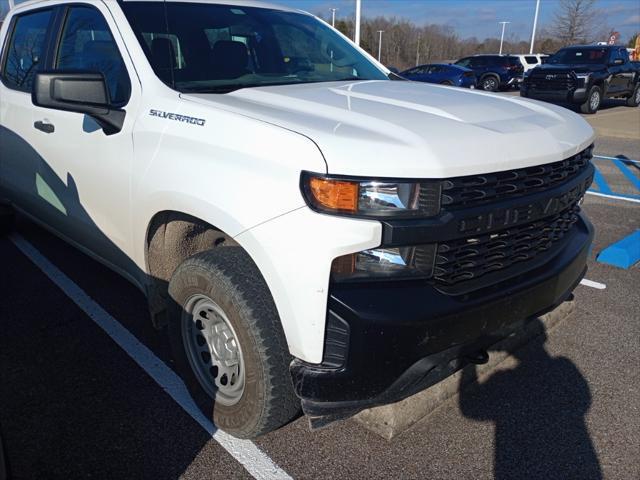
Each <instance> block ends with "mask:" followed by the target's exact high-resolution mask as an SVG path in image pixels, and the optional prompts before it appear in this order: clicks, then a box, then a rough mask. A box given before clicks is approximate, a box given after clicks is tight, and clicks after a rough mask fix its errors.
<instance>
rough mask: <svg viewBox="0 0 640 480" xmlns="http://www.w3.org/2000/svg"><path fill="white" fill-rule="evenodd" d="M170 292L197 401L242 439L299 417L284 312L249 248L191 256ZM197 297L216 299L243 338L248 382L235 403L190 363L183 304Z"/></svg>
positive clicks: (184, 368) (174, 327)
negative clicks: (215, 393)
mask: <svg viewBox="0 0 640 480" xmlns="http://www.w3.org/2000/svg"><path fill="white" fill-rule="evenodd" d="M169 294H170V297H171V299H172V301H171V303H172V305H171V309H170V312H171V315H170V323H169V340H170V343H171V348H172V351H173V355H174V359H175V362H176V368H177V370H178V373H179V374H180V375H181V376H182V378H183V379H184V380H185V382H186V384H187V386H188V388H189V389H190V391H191V393H192V395H193V397H194V399H195V400H196V403H198V405H199V406H200V408H201V409H202V410H203V412H204V413H205V415H207V416H208V417H209V418H212V419H213V422H214V423H215V425H216V426H218V427H219V428H221V429H222V430H224V431H226V432H228V433H230V434H232V435H234V436H236V437H238V438H255V437H257V436H260V435H263V434H265V433H268V432H271V431H273V430H276V429H278V428H280V427H281V426H283V425H285V424H287V423H288V422H290V421H291V420H292V419H294V418H295V417H296V416H297V415H299V412H300V402H299V400H298V398H297V397H296V395H295V393H294V391H293V386H292V383H291V375H290V373H289V364H290V363H291V359H292V358H291V356H290V355H289V351H288V348H287V343H286V340H285V337H284V332H283V331H282V326H281V324H280V319H279V317H278V312H277V310H276V307H275V304H274V302H273V298H272V296H271V293H270V292H269V288H268V287H267V285H266V283H265V282H264V280H263V279H262V276H261V274H260V272H259V270H258V268H257V267H256V265H255V264H254V263H253V261H252V260H251V259H250V258H249V256H248V255H247V254H246V252H244V251H243V250H242V249H241V248H239V247H224V248H216V249H214V250H210V251H207V252H203V253H199V254H197V255H194V256H193V257H190V258H188V259H187V260H185V261H184V262H183V263H182V264H181V265H180V266H179V267H178V268H177V269H176V271H175V273H174V274H173V276H172V278H171V281H170V283H169ZM194 295H206V296H207V297H209V298H211V299H212V300H214V301H215V302H216V303H217V304H218V305H219V306H220V307H221V308H222V310H223V311H224V313H225V314H226V316H227V318H228V320H229V323H230V324H231V326H232V328H233V330H234V332H235V334H236V335H237V337H238V343H239V344H240V350H241V357H242V361H243V365H244V369H245V380H244V381H245V385H244V390H243V392H242V394H241V395H242V396H241V397H240V399H239V400H237V403H236V404H234V405H230V406H229V405H223V404H220V402H219V401H216V400H214V399H213V398H212V397H211V396H210V395H208V394H207V393H206V391H205V389H204V388H203V387H202V386H201V384H200V382H199V381H198V379H197V375H196V374H195V373H194V370H193V369H192V368H191V364H190V363H189V357H188V354H187V353H186V351H185V348H186V347H185V341H184V340H183V333H182V332H183V328H182V322H184V321H186V320H184V318H185V317H184V315H183V314H184V312H185V310H184V308H183V307H184V306H185V305H187V302H188V301H189V299H190V298H193V297H194ZM185 315H186V318H190V317H189V315H188V314H185ZM191 318H192V317H191ZM191 321H192V320H191Z"/></svg>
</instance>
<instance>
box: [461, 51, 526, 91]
mask: <svg viewBox="0 0 640 480" xmlns="http://www.w3.org/2000/svg"><path fill="white" fill-rule="evenodd" d="M455 65H457V66H459V67H465V68H470V69H471V70H473V72H474V73H475V74H476V77H477V78H478V88H481V89H483V90H487V91H489V92H497V91H498V90H501V89H503V90H506V89H508V88H511V87H515V86H518V85H519V84H520V82H522V75H523V73H524V67H523V66H522V63H521V62H520V59H519V58H518V57H516V56H514V55H474V56H473V57H465V58H461V59H460V60H458V61H457V62H455Z"/></svg>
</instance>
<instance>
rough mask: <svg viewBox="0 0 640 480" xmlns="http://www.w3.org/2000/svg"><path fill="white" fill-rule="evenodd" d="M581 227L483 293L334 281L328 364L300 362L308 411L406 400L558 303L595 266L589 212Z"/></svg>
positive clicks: (343, 410)
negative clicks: (536, 263) (590, 258)
mask: <svg viewBox="0 0 640 480" xmlns="http://www.w3.org/2000/svg"><path fill="white" fill-rule="evenodd" d="M574 230H575V231H574V233H573V235H571V236H570V238H568V239H567V241H566V242H565V244H564V245H563V247H562V248H561V249H560V250H559V251H557V253H556V255H555V257H554V258H553V259H552V260H550V261H549V262H547V263H546V264H545V265H543V266H541V267H539V268H537V269H536V270H533V271H528V272H526V273H523V274H522V275H521V276H520V277H519V278H512V279H510V280H508V281H505V282H503V283H500V284H495V285H492V286H491V287H490V288H487V289H485V290H483V291H478V292H474V294H468V295H462V296H458V297H456V296H451V295H447V294H444V293H441V292H439V291H438V290H436V289H435V288H434V287H431V286H428V285H425V284H424V283H423V282H412V283H393V282H389V283H374V284H366V285H362V284H360V285H353V284H352V285H347V284H341V285H333V286H332V289H331V292H330V299H329V311H328V320H327V338H326V348H325V357H324V360H323V363H322V364H320V365H314V364H308V363H305V362H302V361H300V360H297V359H296V360H294V361H293V362H292V364H291V374H292V378H293V384H294V387H295V391H296V393H297V395H298V396H299V397H300V398H301V400H302V408H303V410H304V412H305V414H307V415H308V416H309V417H311V419H312V421H313V420H314V419H315V420H316V421H317V422H318V424H319V425H321V424H322V423H323V422H325V421H331V420H335V419H339V418H345V417H348V416H351V415H353V414H355V413H357V412H358V411H360V410H362V409H364V408H369V407H372V406H376V405H383V404H387V403H392V402H395V401H399V400H401V399H403V398H406V397H408V396H410V395H413V394H415V393H417V392H419V391H421V390H423V389H425V388H427V387H429V386H431V385H434V384H435V383H437V382H439V381H441V380H442V379H444V378H446V377H447V376H449V375H451V374H452V373H454V372H455V371H457V370H458V369H460V368H462V367H463V366H464V365H466V364H467V363H469V362H468V360H466V359H465V357H467V356H469V355H473V354H475V353H476V352H478V351H481V350H484V349H486V348H487V347H489V346H490V345H492V344H493V343H495V342H496V341H497V340H499V339H501V338H504V337H506V336H508V335H509V334H511V333H513V332H514V331H516V330H518V329H519V328H521V327H522V326H523V325H524V324H525V323H526V321H527V320H529V319H532V318H535V317H537V316H539V315H541V314H544V313H546V312H548V311H550V310H552V309H553V308H555V307H556V306H557V305H559V304H560V303H562V302H563V301H565V300H566V299H567V298H568V297H569V296H570V294H571V292H572V291H573V289H574V288H575V286H576V285H577V284H578V283H579V282H580V280H581V279H582V278H583V276H584V274H585V271H586V261H587V255H588V252H589V248H590V245H591V242H592V240H593V227H592V226H591V224H590V223H589V221H588V220H587V219H586V218H585V217H584V216H583V215H580V220H579V221H578V223H577V224H576V226H575V228H574Z"/></svg>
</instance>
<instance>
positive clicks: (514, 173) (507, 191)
mask: <svg viewBox="0 0 640 480" xmlns="http://www.w3.org/2000/svg"><path fill="white" fill-rule="evenodd" d="M592 157H593V147H589V148H588V149H586V150H584V151H583V152H581V153H579V154H577V155H574V156H573V157H570V158H568V159H566V160H562V161H559V162H554V163H549V164H546V165H538V166H535V167H528V168H520V169H516V170H507V171H504V172H496V173H489V174H484V175H470V176H466V177H457V178H451V179H447V180H443V181H442V196H441V201H440V202H441V206H442V208H443V209H444V210H455V209H458V208H462V207H465V206H477V205H482V204H485V203H490V202H493V201H496V200H503V199H508V198H516V197H520V196H523V195H528V194H531V193H535V192H539V191H543V190H548V189H549V188H552V187H554V186H556V185H559V184H561V183H564V182H567V181H570V180H571V179H572V178H574V177H576V176H578V175H579V174H580V173H581V172H582V171H584V170H585V169H586V168H587V166H588V165H589V161H590V160H591V158H592Z"/></svg>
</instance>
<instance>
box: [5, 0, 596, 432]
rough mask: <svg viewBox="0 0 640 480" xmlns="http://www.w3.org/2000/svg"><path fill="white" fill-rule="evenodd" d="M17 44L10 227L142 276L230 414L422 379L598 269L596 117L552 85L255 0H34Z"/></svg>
mask: <svg viewBox="0 0 640 480" xmlns="http://www.w3.org/2000/svg"><path fill="white" fill-rule="evenodd" d="M0 45H1V48H2V57H1V63H0V67H1V68H0V79H1V84H0V153H1V155H0V188H1V189H0V197H2V198H3V199H4V200H3V201H4V207H3V210H2V216H0V223H1V224H2V228H3V230H5V231H8V230H9V229H10V228H11V222H12V219H13V216H14V212H16V211H20V212H22V213H23V214H26V215H27V216H28V217H31V218H32V219H34V220H35V221H37V222H39V223H40V224H42V225H43V226H45V227H46V228H48V229H50V230H51V231H53V232H54V233H55V234H57V235H59V236H60V237H62V238H63V239H65V240H67V241H68V242H70V243H72V244H73V245H75V246H77V247H78V248H80V249H81V250H82V251H84V252H86V253H87V254H88V255H90V256H92V257H93V258H95V259H97V260H99V261H100V262H103V263H104V264H106V265H108V266H109V267H111V268H112V269H114V270H115V271H117V272H119V273H121V274H122V275H123V276H124V277H126V278H127V279H129V280H130V281H131V282H133V283H134V284H135V285H137V286H138V287H139V288H140V290H141V291H142V292H144V293H145V294H146V297H147V298H148V303H149V308H150V312H151V314H150V319H151V321H152V322H153V324H154V325H155V326H156V327H157V328H158V329H166V331H167V334H168V336H169V341H170V343H171V346H172V349H173V355H174V359H175V363H174V367H175V368H176V370H177V371H178V372H179V374H180V375H181V376H182V377H183V378H184V381H185V383H186V384H187V386H188V387H189V388H190V390H191V392H192V394H193V397H194V399H195V400H196V402H197V403H198V404H199V405H200V406H201V408H202V409H203V411H204V412H205V413H206V414H207V415H209V416H210V417H211V418H212V419H213V421H214V422H215V424H216V425H217V426H218V427H219V428H221V429H223V430H225V431H227V432H230V433H231V434H233V435H236V436H238V437H243V438H253V437H256V436H258V435H261V434H264V433H266V432H269V431H272V430H275V429H277V428H279V427H281V426H282V425H284V424H286V423H287V422H290V421H291V420H292V419H294V418H296V417H297V416H299V415H300V412H301V411H302V412H303V413H304V414H306V415H307V416H308V417H309V420H310V423H311V426H312V427H319V426H322V425H324V424H327V423H328V422H330V421H334V420H339V419H343V418H347V417H348V416H350V415H353V414H354V413H356V412H358V411H360V410H362V409H365V408H368V407H372V406H375V405H382V404H388V403H391V402H395V401H398V400H400V399H403V398H406V397H408V396H409V395H412V394H414V393H416V392H418V391H420V390H423V389H425V388H427V387H429V386H431V385H433V384H435V383H436V382H438V381H440V380H441V379H442V378H445V377H446V376H448V375H450V374H451V373H453V372H455V371H456V370H458V369H460V368H461V367H463V366H464V365H466V364H468V363H469V362H482V361H483V360H484V359H485V358H486V349H487V347H488V346H489V345H491V344H493V343H494V342H495V341H496V340H497V339H500V338H503V337H505V336H507V335H509V334H511V333H513V332H515V331H517V330H518V329H520V328H522V327H523V325H525V324H526V322H527V321H528V320H530V319H531V318H534V317H536V316H538V315H540V314H542V313H544V312H547V311H549V310H550V309H553V308H554V307H555V306H556V305H558V304H560V303H561V302H563V301H564V300H566V299H567V298H568V297H570V295H571V292H572V290H573V289H574V287H575V286H576V285H577V284H578V283H579V282H580V280H581V279H582V277H583V275H584V272H585V268H586V266H585V265H586V258H587V254H588V251H589V247H590V244H591V241H592V237H593V229H592V227H591V225H590V223H589V221H588V220H587V218H586V217H585V216H584V214H583V213H582V212H581V211H580V203H581V200H582V198H583V195H584V194H585V191H586V189H587V188H588V187H589V185H590V184H591V182H592V179H593V175H594V168H593V166H592V164H591V161H590V159H591V157H592V148H593V140H594V132H593V130H592V129H591V127H589V125H588V124H587V123H586V122H585V121H584V120H583V119H582V118H581V117H580V116H578V115H576V114H575V113H573V112H570V111H568V110H566V109H563V108H561V107H556V106H553V105H547V104H543V103H539V102H536V101H532V100H528V99H522V98H519V97H516V98H508V97H501V96H496V95H494V94H491V93H487V92H476V91H469V90H462V89H460V90H458V89H452V88H448V87H445V86H440V85H425V84H421V83H417V82H408V81H403V80H402V79H400V78H399V77H397V76H394V75H390V72H389V70H388V69H386V68H385V67H384V66H382V65H381V64H379V63H377V62H376V61H375V59H373V58H372V57H371V56H370V55H369V54H367V53H366V52H365V51H363V50H362V49H360V48H359V47H358V46H356V45H355V44H353V43H351V42H350V41H349V40H348V39H347V38H345V37H344V36H343V35H341V34H340V33H339V32H338V31H336V30H334V29H332V28H331V27H330V26H328V25H327V24H326V23H324V22H322V21H321V20H319V19H317V18H315V17H314V16H312V15H310V14H307V13H304V12H300V11H296V10H292V9H289V8H284V7H277V6H274V5H269V4H266V3H263V2H255V1H236V0H225V1H220V2H213V1H166V2H164V1H154V0H151V1H126V0H125V1H116V0H72V1H63V0H37V1H32V2H27V3H22V4H19V5H18V6H16V7H15V8H14V9H12V10H11V11H10V13H9V15H8V17H7V19H6V22H5V23H4V25H3V26H2V30H1V32H0ZM105 288H108V285H105ZM123 301H126V299H123ZM4 320H6V319H4ZM505 395H508V392H505Z"/></svg>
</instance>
